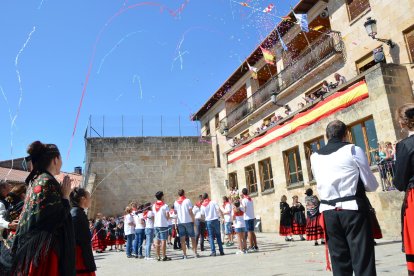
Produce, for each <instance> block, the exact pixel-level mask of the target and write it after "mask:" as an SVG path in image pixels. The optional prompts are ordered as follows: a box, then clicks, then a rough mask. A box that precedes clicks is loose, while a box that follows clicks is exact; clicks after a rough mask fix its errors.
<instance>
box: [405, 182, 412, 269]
mask: <svg viewBox="0 0 414 276" xmlns="http://www.w3.org/2000/svg"><path fill="white" fill-rule="evenodd" d="M405 204H406V209H405V214H404V229H403V235H404V236H403V240H404V248H405V257H406V260H407V269H408V275H414V189H410V190H408V191H407V195H406V202H405Z"/></svg>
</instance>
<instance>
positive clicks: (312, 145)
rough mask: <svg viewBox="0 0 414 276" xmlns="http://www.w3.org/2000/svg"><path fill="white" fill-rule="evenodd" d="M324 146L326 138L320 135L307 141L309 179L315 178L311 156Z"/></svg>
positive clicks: (306, 152)
mask: <svg viewBox="0 0 414 276" xmlns="http://www.w3.org/2000/svg"><path fill="white" fill-rule="evenodd" d="M323 146H325V140H324V138H323V136H320V137H318V138H315V139H313V140H310V141H308V142H306V143H305V155H306V165H307V167H308V176H309V181H312V180H313V179H314V177H313V174H312V169H311V162H310V157H311V155H312V153H314V152H315V151H317V150H319V149H320V148H321V147H323Z"/></svg>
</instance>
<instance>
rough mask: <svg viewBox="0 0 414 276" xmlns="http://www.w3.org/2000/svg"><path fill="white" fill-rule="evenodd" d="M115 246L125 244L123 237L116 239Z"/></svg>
mask: <svg viewBox="0 0 414 276" xmlns="http://www.w3.org/2000/svg"><path fill="white" fill-rule="evenodd" d="M115 244H116V245H124V244H125V238H124V237H118V238H116V240H115Z"/></svg>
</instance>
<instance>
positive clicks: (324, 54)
mask: <svg viewBox="0 0 414 276" xmlns="http://www.w3.org/2000/svg"><path fill="white" fill-rule="evenodd" d="M342 44H343V43H342V39H341V37H340V35H339V33H336V32H333V33H331V34H330V35H322V36H321V37H320V38H319V39H317V40H316V41H315V42H313V43H312V45H310V46H309V47H308V48H307V49H306V50H305V51H304V52H302V53H301V54H300V55H299V56H298V57H296V58H295V59H294V60H293V61H292V62H291V63H290V64H289V65H288V66H286V67H285V68H284V69H283V70H282V71H280V72H279V73H278V74H277V75H275V76H273V77H272V78H271V79H269V80H268V81H267V82H266V83H265V84H264V85H263V86H262V87H260V88H259V89H258V90H257V91H256V92H255V93H254V94H253V95H252V96H250V97H249V98H247V99H245V100H244V101H243V102H241V103H240V104H239V106H238V107H236V108H235V109H233V110H232V111H231V112H230V113H229V114H227V117H226V118H224V119H223V120H222V122H221V125H226V126H227V128H228V129H230V128H232V127H233V126H235V125H236V124H237V123H238V122H240V121H241V120H242V119H244V118H245V117H247V116H248V115H249V114H251V113H252V112H254V111H255V110H257V109H258V108H260V107H261V106H262V105H263V104H265V103H266V102H268V101H269V100H270V96H271V95H272V93H280V92H282V91H283V90H285V89H286V88H288V87H289V86H290V85H292V84H293V83H295V82H296V81H298V80H299V79H301V78H302V77H303V76H305V75H306V74H307V73H309V72H310V71H312V70H313V69H315V68H316V67H318V66H319V65H320V64H321V63H323V62H324V61H325V60H327V59H328V58H330V57H331V56H333V55H335V54H336V53H339V52H342V50H343V47H342Z"/></svg>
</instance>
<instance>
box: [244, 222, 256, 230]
mask: <svg viewBox="0 0 414 276" xmlns="http://www.w3.org/2000/svg"><path fill="white" fill-rule="evenodd" d="M254 221H255V219H248V220H245V221H244V222H245V223H246V230H247V232H254Z"/></svg>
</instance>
